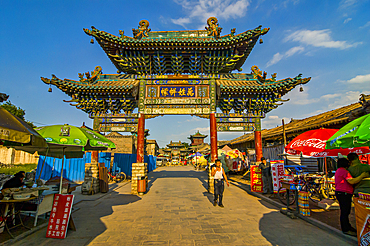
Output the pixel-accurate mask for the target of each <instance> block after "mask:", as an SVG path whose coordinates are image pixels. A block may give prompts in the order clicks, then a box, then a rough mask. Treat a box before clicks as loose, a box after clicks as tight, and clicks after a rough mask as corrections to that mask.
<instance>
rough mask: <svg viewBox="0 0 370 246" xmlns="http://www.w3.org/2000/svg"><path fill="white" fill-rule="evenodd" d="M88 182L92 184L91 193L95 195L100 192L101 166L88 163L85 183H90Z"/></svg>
mask: <svg viewBox="0 0 370 246" xmlns="http://www.w3.org/2000/svg"><path fill="white" fill-rule="evenodd" d="M88 182H91V188H90V191H93V192H94V193H98V192H100V184H99V164H98V163H86V164H85V179H84V183H88ZM89 193H90V192H89Z"/></svg>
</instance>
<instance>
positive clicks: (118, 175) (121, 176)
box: [108, 170, 126, 183]
mask: <svg viewBox="0 0 370 246" xmlns="http://www.w3.org/2000/svg"><path fill="white" fill-rule="evenodd" d="M125 180H126V174H125V173H124V172H120V170H116V171H115V172H114V173H113V172H112V173H111V172H110V171H109V172H108V181H109V182H116V183H118V182H122V181H125Z"/></svg>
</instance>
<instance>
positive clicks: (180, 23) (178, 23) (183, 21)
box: [171, 18, 191, 29]
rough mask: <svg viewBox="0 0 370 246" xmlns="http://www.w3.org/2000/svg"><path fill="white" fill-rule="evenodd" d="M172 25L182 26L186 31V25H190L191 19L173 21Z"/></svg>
mask: <svg viewBox="0 0 370 246" xmlns="http://www.w3.org/2000/svg"><path fill="white" fill-rule="evenodd" d="M171 21H172V23H174V24H176V25H180V26H182V27H184V28H185V29H186V26H185V24H189V23H190V22H191V21H190V19H189V18H179V19H171Z"/></svg>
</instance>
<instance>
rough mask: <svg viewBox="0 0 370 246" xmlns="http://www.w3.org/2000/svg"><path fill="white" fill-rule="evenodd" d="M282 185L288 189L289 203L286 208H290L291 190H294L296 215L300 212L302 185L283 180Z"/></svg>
mask: <svg viewBox="0 0 370 246" xmlns="http://www.w3.org/2000/svg"><path fill="white" fill-rule="evenodd" d="M281 187H282V188H285V189H286V192H287V205H286V208H287V210H289V192H290V191H291V190H292V191H294V193H295V195H294V199H295V200H294V203H295V205H296V209H295V215H298V214H299V207H298V191H299V189H300V185H298V184H293V183H288V182H281Z"/></svg>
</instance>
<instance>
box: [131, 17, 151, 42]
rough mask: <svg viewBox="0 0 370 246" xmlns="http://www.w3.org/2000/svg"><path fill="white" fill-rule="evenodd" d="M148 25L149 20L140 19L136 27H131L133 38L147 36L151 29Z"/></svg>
mask: <svg viewBox="0 0 370 246" xmlns="http://www.w3.org/2000/svg"><path fill="white" fill-rule="evenodd" d="M148 27H149V21H147V20H141V21H140V22H139V26H138V29H135V28H132V33H133V34H134V38H135V39H142V38H143V37H148V36H149V35H148V33H149V32H150V31H151V29H150V28H148Z"/></svg>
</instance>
